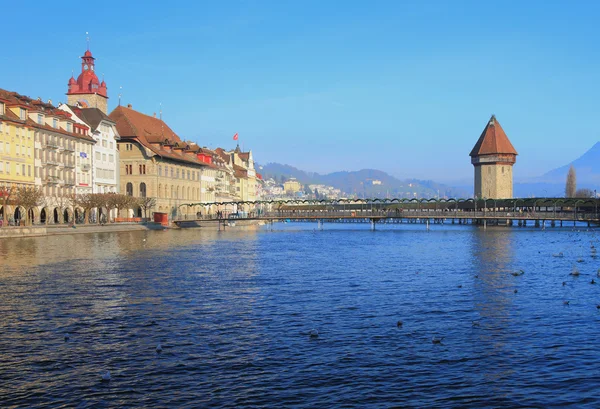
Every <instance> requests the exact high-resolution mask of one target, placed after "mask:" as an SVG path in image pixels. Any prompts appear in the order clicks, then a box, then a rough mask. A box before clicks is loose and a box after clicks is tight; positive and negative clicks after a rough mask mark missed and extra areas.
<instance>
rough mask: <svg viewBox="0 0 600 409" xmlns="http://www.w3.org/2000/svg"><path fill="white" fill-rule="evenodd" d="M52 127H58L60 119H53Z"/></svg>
mask: <svg viewBox="0 0 600 409" xmlns="http://www.w3.org/2000/svg"><path fill="white" fill-rule="evenodd" d="M52 128H55V129H57V128H58V119H56V118H53V119H52Z"/></svg>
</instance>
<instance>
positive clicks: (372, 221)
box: [371, 219, 375, 231]
mask: <svg viewBox="0 0 600 409" xmlns="http://www.w3.org/2000/svg"><path fill="white" fill-rule="evenodd" d="M371 231H375V219H371Z"/></svg>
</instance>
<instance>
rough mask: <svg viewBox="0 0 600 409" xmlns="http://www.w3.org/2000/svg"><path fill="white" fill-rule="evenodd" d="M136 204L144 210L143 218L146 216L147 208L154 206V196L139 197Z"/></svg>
mask: <svg viewBox="0 0 600 409" xmlns="http://www.w3.org/2000/svg"><path fill="white" fill-rule="evenodd" d="M137 204H138V205H139V206H140V207H141V208H142V210H143V211H144V218H148V210H150V209H152V208H153V207H154V206H156V198H154V197H140V198H138V199H137Z"/></svg>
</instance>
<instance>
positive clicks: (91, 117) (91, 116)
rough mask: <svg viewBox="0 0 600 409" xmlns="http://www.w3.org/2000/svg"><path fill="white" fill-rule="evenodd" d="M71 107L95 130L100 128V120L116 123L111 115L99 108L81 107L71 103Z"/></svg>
mask: <svg viewBox="0 0 600 409" xmlns="http://www.w3.org/2000/svg"><path fill="white" fill-rule="evenodd" d="M69 108H70V109H71V111H73V112H74V113H75V115H77V116H78V117H79V118H81V120H82V121H84V122H85V123H86V124H88V125H89V126H90V127H91V128H92V129H94V130H95V129H97V128H98V125H100V122H102V121H108V122H111V123H113V124H114V123H115V121H113V120H112V119H110V117H109V116H108V115H106V114H105V113H104V112H102V110H100V109H99V108H80V107H76V106H73V105H69Z"/></svg>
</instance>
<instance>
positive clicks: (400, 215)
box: [173, 198, 600, 229]
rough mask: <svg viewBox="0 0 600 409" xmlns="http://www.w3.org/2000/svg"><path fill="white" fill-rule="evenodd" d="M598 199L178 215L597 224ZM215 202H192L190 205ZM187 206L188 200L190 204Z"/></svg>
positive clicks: (313, 203) (242, 207)
mask: <svg viewBox="0 0 600 409" xmlns="http://www.w3.org/2000/svg"><path fill="white" fill-rule="evenodd" d="M599 203H600V200H598V199H580V198H526V199H521V198H515V199H485V198H484V199H337V200H272V201H252V202H222V203H210V205H213V206H214V205H216V206H217V209H218V210H217V212H216V213H215V214H209V215H204V216H201V217H200V215H199V217H197V218H177V219H175V220H174V221H173V222H174V223H175V224H177V225H185V224H186V223H189V222H197V223H219V226H221V225H223V227H225V226H226V225H228V224H231V223H233V222H235V221H237V220H256V221H263V222H266V223H273V222H276V221H282V220H285V221H312V222H317V223H318V224H319V226H320V227H321V226H322V223H324V222H339V223H371V226H372V228H373V229H374V228H375V225H376V224H377V223H425V224H427V225H429V224H430V223H459V224H466V223H472V224H478V225H482V226H484V227H487V226H488V225H502V226H513V225H515V224H516V225H518V226H527V225H528V224H533V225H534V226H542V227H546V225H547V224H549V225H550V226H556V225H560V226H562V225H563V223H565V222H566V223H567V224H568V225H574V224H575V223H576V222H584V223H587V225H588V226H592V225H593V226H597V225H598V224H599V221H600V220H599V217H598V204H599ZM197 205H209V203H191V204H189V205H188V206H197ZM184 206H185V205H184Z"/></svg>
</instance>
